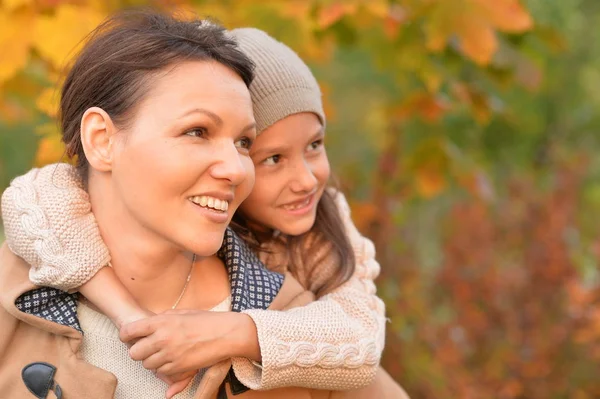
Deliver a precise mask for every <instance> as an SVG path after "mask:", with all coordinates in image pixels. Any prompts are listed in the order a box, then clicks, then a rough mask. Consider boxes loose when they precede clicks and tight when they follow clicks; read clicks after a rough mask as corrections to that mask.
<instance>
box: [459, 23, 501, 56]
mask: <svg viewBox="0 0 600 399" xmlns="http://www.w3.org/2000/svg"><path fill="white" fill-rule="evenodd" d="M456 34H457V35H458V37H459V38H460V47H461V49H462V51H463V53H464V54H465V55H466V56H467V57H469V58H471V59H472V60H473V61H475V62H476V63H477V64H479V65H487V64H488V63H489V62H490V61H491V59H492V56H493V55H494V53H495V52H496V49H497V48H498V42H497V40H496V34H495V33H494V31H493V29H492V28H491V27H490V26H489V25H487V24H486V23H485V22H484V21H481V20H479V19H477V18H473V17H472V16H464V17H463V18H462V23H461V24H460V28H459V29H458V31H457V32H456Z"/></svg>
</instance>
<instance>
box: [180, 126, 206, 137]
mask: <svg viewBox="0 0 600 399" xmlns="http://www.w3.org/2000/svg"><path fill="white" fill-rule="evenodd" d="M185 134H186V135H187V136H192V137H204V136H205V135H206V129H205V128H203V127H199V128H194V129H191V130H188V131H187V132H185Z"/></svg>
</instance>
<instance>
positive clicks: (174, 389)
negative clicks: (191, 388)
mask: <svg viewBox="0 0 600 399" xmlns="http://www.w3.org/2000/svg"><path fill="white" fill-rule="evenodd" d="M194 375H196V374H193V375H191V376H189V377H187V378H185V379H183V380H181V381H177V382H176V383H174V384H173V385H171V386H170V387H169V389H167V394H166V398H167V399H171V398H172V397H173V396H175V395H177V394H178V393H179V392H181V391H183V390H184V389H185V387H187V386H188V385H189V383H190V381H192V378H194Z"/></svg>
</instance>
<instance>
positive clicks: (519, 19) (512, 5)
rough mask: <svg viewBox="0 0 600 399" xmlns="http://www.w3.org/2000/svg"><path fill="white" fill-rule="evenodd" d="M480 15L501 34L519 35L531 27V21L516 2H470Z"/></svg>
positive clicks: (479, 0)
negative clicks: (478, 10)
mask: <svg viewBox="0 0 600 399" xmlns="http://www.w3.org/2000/svg"><path fill="white" fill-rule="evenodd" d="M471 1H472V2H473V3H474V4H475V5H477V6H478V7H479V8H480V13H481V15H482V16H483V17H484V18H485V19H486V20H487V21H489V23H490V24H492V25H493V26H494V27H495V28H497V29H498V30H501V31H503V32H513V33H519V32H524V31H527V30H529V29H531V28H532V27H533V20H532V19H531V16H530V15H529V13H528V12H527V11H526V10H525V8H524V7H523V6H522V5H521V4H520V3H519V1H518V0H471Z"/></svg>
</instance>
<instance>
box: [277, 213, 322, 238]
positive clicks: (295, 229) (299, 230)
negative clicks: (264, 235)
mask: <svg viewBox="0 0 600 399" xmlns="http://www.w3.org/2000/svg"><path fill="white" fill-rule="evenodd" d="M314 224H315V218H314V217H313V218H306V220H299V221H296V222H292V223H282V224H280V226H278V227H276V229H277V230H279V231H280V232H281V233H283V234H285V235H288V236H299V235H302V234H306V233H308V232H309V231H310V229H312V227H313V225H314Z"/></svg>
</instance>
